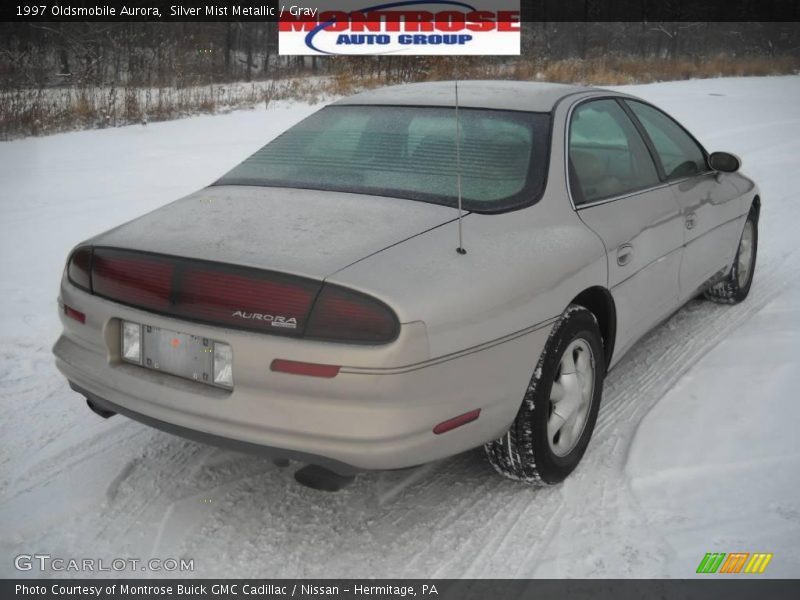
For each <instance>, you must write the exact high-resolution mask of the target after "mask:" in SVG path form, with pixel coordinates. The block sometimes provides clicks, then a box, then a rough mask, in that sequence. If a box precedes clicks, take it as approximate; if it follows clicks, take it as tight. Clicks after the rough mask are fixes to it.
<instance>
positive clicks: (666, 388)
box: [0, 77, 800, 577]
mask: <svg viewBox="0 0 800 600" xmlns="http://www.w3.org/2000/svg"><path fill="white" fill-rule="evenodd" d="M626 90H628V91H630V92H632V93H635V94H638V95H640V96H642V97H644V98H647V99H649V100H652V101H654V102H656V103H657V104H659V105H661V106H662V107H664V108H665V109H667V110H668V111H670V112H671V113H672V114H674V115H675V116H676V117H678V118H679V119H681V120H682V121H683V122H684V123H685V124H686V125H687V126H688V127H689V128H690V129H692V131H694V132H695V133H697V134H698V136H699V137H700V138H701V140H702V141H703V142H704V143H705V144H706V145H707V146H708V147H709V149H711V150H716V149H724V150H729V151H732V152H736V153H737V154H739V155H740V156H742V157H743V160H744V170H745V172H746V173H747V174H749V175H750V176H752V177H754V178H755V179H756V180H757V181H758V182H759V184H760V186H761V189H762V193H763V194H762V195H763V209H762V219H761V236H760V248H759V255H758V265H757V269H756V275H755V281H754V284H753V288H752V290H751V293H750V297H749V298H748V300H747V301H746V302H744V303H742V304H740V305H737V306H733V307H728V306H718V305H714V304H710V303H707V302H703V301H693V302H691V303H690V304H689V305H687V306H686V307H684V308H683V309H682V310H681V311H680V312H678V313H677V314H676V315H674V316H673V317H672V318H671V319H670V320H669V321H668V322H666V323H665V324H664V325H662V326H661V327H659V328H658V329H657V330H655V331H653V332H652V333H650V334H649V335H648V336H647V337H646V338H645V339H644V340H642V341H641V342H640V343H639V344H638V345H637V346H636V347H634V349H633V350H632V351H631V352H630V353H629V354H628V356H627V357H626V358H625V359H623V361H622V362H621V363H620V364H619V365H618V366H617V367H616V368H615V369H614V370H613V371H612V372H611V373H610V374H609V376H608V379H607V381H606V385H605V392H604V404H603V406H602V407H601V412H600V418H599V421H598V425H597V429H596V431H595V435H594V439H593V441H592V443H591V445H590V447H589V450H588V452H587V454H586V456H585V458H584V460H583V462H582V464H581V466H580V467H579V468H578V470H577V471H576V472H575V473H574V474H573V475H572V476H571V477H570V478H569V479H568V480H567V481H566V482H565V483H564V484H562V485H560V486H557V487H553V488H547V489H530V488H527V487H525V486H523V485H519V484H516V483H513V482H510V481H505V480H502V479H500V478H498V477H497V476H495V475H494V473H493V471H492V469H491V468H490V467H489V466H488V464H487V463H486V461H485V460H484V458H483V456H482V452H481V451H480V450H476V451H472V452H468V453H465V454H463V455H460V456H457V457H454V458H451V459H448V460H444V461H440V462H437V463H433V464H430V465H426V466H423V467H420V468H417V469H412V470H406V471H401V472H388V473H368V474H365V475H362V476H360V477H358V478H357V480H356V482H355V483H354V484H353V485H351V486H350V487H348V488H347V489H346V490H344V491H342V492H340V493H338V494H326V493H323V492H315V491H313V490H310V489H307V488H303V487H301V486H299V485H297V484H296V483H295V482H294V479H293V477H292V472H293V468H294V467H290V468H286V469H281V468H278V467H276V466H274V465H273V464H272V463H271V462H270V461H269V460H266V459H262V458H257V457H252V456H247V455H240V454H236V453H233V452H228V451H223V450H219V449H216V448H212V447H209V446H203V445H201V444H196V443H193V442H190V441H186V440H183V439H180V438H176V437H172V436H170V435H167V434H165V433H161V432H158V431H155V430H152V429H149V428H147V427H145V426H143V425H140V424H138V423H135V422H132V421H129V420H126V419H124V418H122V417H115V418H113V419H110V420H108V421H104V420H102V419H100V418H98V417H96V416H95V415H93V414H92V413H91V412H89V411H88V409H87V408H86V406H85V404H84V403H83V401H82V399H81V398H80V397H79V396H78V395H77V394H74V393H73V392H71V391H70V390H69V389H68V388H67V385H66V382H65V381H64V379H63V378H62V377H61V376H60V375H59V374H58V373H57V372H56V370H55V367H54V366H53V360H52V356H51V354H50V347H51V345H52V343H53V342H54V341H55V339H56V336H57V334H58V321H57V317H56V304H55V298H56V293H57V284H58V280H59V276H60V273H61V270H62V268H63V261H64V259H65V257H66V254H67V251H68V250H69V249H70V248H71V247H72V246H73V245H74V244H75V243H77V242H78V241H80V240H82V239H84V238H86V237H89V236H90V235H92V234H94V233H96V232H99V231H101V230H104V229H107V228H109V227H111V226H113V225H116V224H118V223H120V222H123V221H125V220H127V219H129V218H132V217H134V216H136V215H139V214H141V213H144V212H145V211H148V210H151V209H153V208H156V207H158V206H160V205H162V204H164V203H166V202H168V201H170V200H173V199H175V198H177V197H179V196H181V195H183V194H186V193H188V192H191V191H193V190H195V189H197V188H199V187H201V186H203V185H205V184H207V183H209V182H211V181H212V180H214V179H215V178H216V177H217V176H218V175H220V174H222V173H223V172H225V171H226V170H228V169H229V168H230V167H231V166H233V165H234V164H236V163H237V162H238V161H239V160H240V159H241V158H242V157H244V156H246V155H247V154H249V153H250V152H252V151H254V150H255V149H256V148H258V147H259V146H260V145H262V144H263V143H264V142H265V141H266V140H267V139H269V138H271V137H272V136H274V135H276V134H278V133H279V132H280V131H282V130H283V129H285V128H286V127H288V126H289V125H291V124H292V123H294V122H295V121H297V120H299V119H300V118H302V117H304V116H305V115H307V114H309V113H310V112H312V111H313V110H314V109H315V107H312V106H303V105H294V106H290V105H286V104H280V103H276V104H275V105H273V106H271V107H270V109H269V110H266V111H265V110H264V109H263V108H261V109H257V110H254V111H240V112H235V113H232V114H228V115H222V116H204V117H196V118H191V119H186V120H181V121H174V122H167V123H158V124H151V125H149V126H147V127H141V126H134V127H127V128H121V129H112V130H103V131H87V132H78V133H69V134H62V135H55V136H51V137H45V138H36V139H25V140H19V141H15V142H9V143H0V411H2V418H0V532H2V533H0V576H5V577H9V576H18V575H22V574H20V573H18V572H16V571H15V570H14V567H13V557H14V556H16V555H17V554H20V553H28V554H33V553H48V554H51V555H53V556H60V557H67V558H69V557H79V558H80V557H93V558H105V559H107V560H110V559H112V558H117V557H123V558H124V557H138V558H145V559H146V558H151V557H187V558H193V559H194V560H195V567H196V571H195V575H197V576H203V577H214V576H262V577H324V576H352V577H370V576H374V577H388V576H417V577H461V576H475V577H523V576H527V577H562V576H569V577H649V576H656V577H664V576H667V577H690V576H692V575H693V574H694V570H695V568H696V566H697V564H698V563H699V561H700V559H701V558H702V557H703V555H704V554H705V553H706V552H712V551H716V552H737V551H744V552H772V553H774V558H773V560H772V562H771V564H770V565H769V568H768V569H767V571H766V574H765V576H772V577H779V576H780V577H798V576H800V437H798V435H797V425H798V423H800V402H798V398H800V396H798V392H797V390H798V389H800V368H798V367H800V245H798V244H797V239H798V231H800V191H798V189H800V186H798V185H797V181H796V177H797V175H798V172H800V103H798V98H800V77H776V78H743V79H717V80H698V81H686V82H677V83H662V84H653V85H646V86H629V87H628V88H626ZM29 574H31V575H34V574H36V573H33V572H31V573H29ZM129 575H131V576H141V575H142V573H137V572H133V573H129Z"/></svg>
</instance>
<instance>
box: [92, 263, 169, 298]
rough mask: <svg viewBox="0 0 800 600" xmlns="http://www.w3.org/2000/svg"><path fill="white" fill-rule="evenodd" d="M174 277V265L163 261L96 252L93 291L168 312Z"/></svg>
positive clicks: (107, 296)
mask: <svg viewBox="0 0 800 600" xmlns="http://www.w3.org/2000/svg"><path fill="white" fill-rule="evenodd" d="M174 273H175V266H174V264H173V263H171V262H170V261H168V260H166V259H163V258H160V257H155V256H154V257H150V256H148V255H145V254H139V253H134V252H127V251H124V250H109V249H105V248H102V249H101V248H96V249H95V251H94V260H93V262H92V291H93V292H94V293H95V294H97V295H98V296H104V297H106V298H109V299H111V300H118V301H120V302H123V303H125V304H132V305H134V306H140V307H142V308H150V309H153V310H158V311H165V310H166V309H167V308H168V307H169V305H170V300H171V296H172V277H173V274H174Z"/></svg>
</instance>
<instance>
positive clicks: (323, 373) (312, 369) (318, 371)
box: [269, 358, 341, 379]
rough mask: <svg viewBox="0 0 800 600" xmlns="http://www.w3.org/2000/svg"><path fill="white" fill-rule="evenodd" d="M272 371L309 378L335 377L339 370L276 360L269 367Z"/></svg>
mask: <svg viewBox="0 0 800 600" xmlns="http://www.w3.org/2000/svg"><path fill="white" fill-rule="evenodd" d="M269 368H270V369H271V370H273V371H278V372H280V373H291V374H292V375H308V376H309V377H326V378H328V379H330V378H331V377H336V376H337V375H338V374H339V369H341V367H337V366H334V365H317V364H314V363H304V362H297V361H294V360H283V359H281V358H276V359H275V360H273V361H272V364H271V365H270V367H269Z"/></svg>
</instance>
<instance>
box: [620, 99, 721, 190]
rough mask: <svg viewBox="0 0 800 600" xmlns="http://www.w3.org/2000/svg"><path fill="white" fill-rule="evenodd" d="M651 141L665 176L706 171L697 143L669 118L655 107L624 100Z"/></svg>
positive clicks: (676, 176)
mask: <svg viewBox="0 0 800 600" xmlns="http://www.w3.org/2000/svg"><path fill="white" fill-rule="evenodd" d="M625 102H626V103H627V104H628V106H630V108H631V110H632V111H633V114H635V115H636V118H637V119H639V121H640V122H641V123H642V126H643V127H644V129H645V131H647V135H649V136H650V139H651V140H652V141H653V146H655V148H656V153H657V154H658V157H659V158H660V159H661V164H662V165H663V166H664V172H665V173H666V174H667V179H681V178H683V177H691V176H692V175H697V174H698V173H703V172H705V171H707V170H708V168H707V167H706V157H705V154H704V153H703V150H702V149H701V148H700V146H698V145H697V142H695V141H694V140H693V139H692V138H691V136H690V135H689V134H688V133H686V131H684V129H683V127H681V126H680V125H678V124H677V123H676V122H675V121H673V120H672V119H671V118H670V117H668V116H667V115H665V114H664V113H663V112H661V111H660V110H658V109H655V108H653V107H652V106H648V105H647V104H642V103H641V102H633V101H629V100H626V101H625Z"/></svg>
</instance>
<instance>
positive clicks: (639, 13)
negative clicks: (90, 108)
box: [0, 0, 800, 23]
mask: <svg viewBox="0 0 800 600" xmlns="http://www.w3.org/2000/svg"><path fill="white" fill-rule="evenodd" d="M395 1H396V0H395ZM386 3H388V0H383V1H381V0H338V1H336V0H316V1H313V0H312V1H308V2H302V1H298V2H295V3H293V2H291V1H289V2H284V1H283V0H235V1H229V0H218V1H214V0H207V1H202V0H199V1H198V0H127V1H118V0H3V2H1V3H0V21H10V22H21V23H22V22H45V21H50V22H54V21H60V22H70V21H81V22H115V21H116V22H123V21H148V22H179V21H184V22H187V21H206V22H212V21H240V22H246V21H261V22H263V21H277V20H278V19H279V18H280V15H281V11H284V12H288V11H290V10H291V9H292V7H294V8H295V9H311V10H314V9H317V10H318V11H319V12H318V13H317V14H319V13H322V12H325V11H331V10H335V11H353V10H356V11H357V10H363V9H365V8H368V7H371V6H376V5H381V4H386ZM463 3H465V4H470V2H469V0H464V2H463ZM520 7H521V17H522V18H521V20H522V21H527V22H547V21H550V22H554V21H573V22H604V21H605V22H620V21H622V22H624V21H633V22H639V21H691V22H724V21H727V22H745V21H760V22H781V21H792V22H798V21H800V2H798V1H797V0H728V1H726V0H695V1H690V0H569V1H564V0H522V2H521V3H520ZM419 8H423V7H421V6H419V5H418V4H415V5H414V6H412V5H411V4H409V10H411V9H414V10H416V9H419ZM401 9H402V8H401V7H399V8H397V9H396V10H401ZM455 9H456V10H458V8H455ZM443 10H444V6H443ZM462 10H463V9H462Z"/></svg>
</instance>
